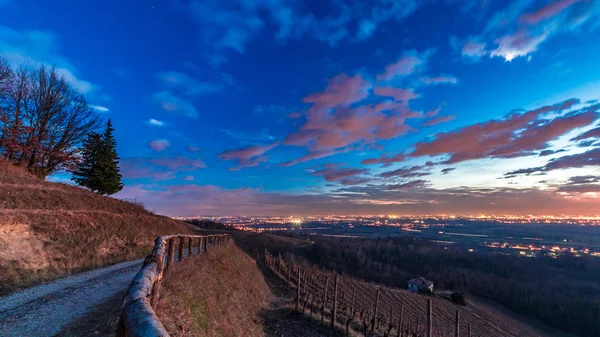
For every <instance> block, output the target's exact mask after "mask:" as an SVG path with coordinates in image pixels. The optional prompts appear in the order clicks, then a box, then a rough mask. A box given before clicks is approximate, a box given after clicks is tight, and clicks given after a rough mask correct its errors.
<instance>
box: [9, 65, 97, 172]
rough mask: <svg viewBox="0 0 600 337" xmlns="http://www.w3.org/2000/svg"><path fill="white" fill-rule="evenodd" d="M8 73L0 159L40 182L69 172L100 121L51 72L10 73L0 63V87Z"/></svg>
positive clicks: (76, 95) (56, 75)
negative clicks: (57, 172)
mask: <svg viewBox="0 0 600 337" xmlns="http://www.w3.org/2000/svg"><path fill="white" fill-rule="evenodd" d="M3 65H4V66H3ZM6 69H8V75H6V78H7V80H6V88H7V89H6V90H4V91H0V95H1V96H2V105H1V106H0V110H1V114H0V117H1V120H0V123H1V124H2V125H1V126H0V130H1V132H2V135H1V136H0V154H2V156H3V157H4V158H5V159H6V160H8V161H10V162H13V163H15V164H17V165H21V166H24V167H27V168H28V169H29V170H30V171H31V172H33V173H34V174H36V175H37V176H39V177H46V176H47V175H49V174H51V173H52V172H55V171H57V170H60V169H68V168H70V167H71V166H72V165H73V164H74V163H75V162H76V160H77V155H78V152H79V147H80V145H81V143H82V141H83V139H84V138H85V136H86V135H87V134H88V133H90V132H91V131H94V130H96V129H97V128H98V127H99V119H98V116H97V115H96V113H95V112H94V111H93V109H92V108H91V107H90V106H89V105H88V104H87V102H86V101H85V98H84V97H83V95H81V94H79V93H78V92H77V91H76V90H75V89H73V88H72V87H71V85H69V83H67V82H66V81H65V80H64V79H63V78H62V77H61V76H60V75H59V74H58V73H57V72H56V70H55V69H54V68H52V69H50V70H48V69H47V68H45V67H43V66H42V67H40V68H39V69H36V70H28V69H24V68H21V69H19V70H18V71H16V72H13V71H11V70H10V68H8V67H7V66H6V62H0V85H2V84H4V83H5V82H4V81H3V75H2V74H3V73H4V72H5V71H7V70H6Z"/></svg>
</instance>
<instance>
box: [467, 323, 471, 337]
mask: <svg viewBox="0 0 600 337" xmlns="http://www.w3.org/2000/svg"><path fill="white" fill-rule="evenodd" d="M467 336H468V337H471V324H470V323H469V325H467Z"/></svg>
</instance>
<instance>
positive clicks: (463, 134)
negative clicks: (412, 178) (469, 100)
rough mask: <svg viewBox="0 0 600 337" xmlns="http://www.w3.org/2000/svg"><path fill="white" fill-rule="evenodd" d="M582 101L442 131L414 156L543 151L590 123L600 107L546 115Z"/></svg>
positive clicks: (511, 154)
mask: <svg viewBox="0 0 600 337" xmlns="http://www.w3.org/2000/svg"><path fill="white" fill-rule="evenodd" d="M578 102H579V101H578V100H576V99H570V100H566V101H564V102H561V103H558V104H554V105H548V106H544V107H541V108H538V109H535V110H531V111H527V112H525V113H523V114H510V115H508V116H506V117H505V118H504V119H501V120H492V121H488V122H484V123H478V124H474V125H470V126H467V127H464V128H460V129H457V130H454V131H450V132H445V133H440V134H438V135H436V137H435V139H433V140H432V141H429V142H419V143H417V144H416V145H415V150H414V152H413V153H412V154H411V156H413V157H419V156H437V155H442V154H446V155H449V159H448V160H447V163H456V162H460V161H465V160H470V159H479V158H487V157H499V158H511V157H516V156H522V155H527V154H531V153H533V151H539V150H543V149H544V148H546V147H547V143H548V142H549V141H551V140H554V139H556V138H558V137H559V136H561V135H563V134H566V133H567V132H569V131H571V130H573V129H576V128H579V127H583V126H586V125H589V124H590V123H592V122H593V121H594V120H595V119H596V118H597V114H598V109H600V107H599V106H589V107H587V108H585V109H581V110H577V111H573V112H569V113H567V114H565V115H563V116H561V117H557V118H554V119H547V118H544V117H543V116H544V114H546V113H548V112H554V113H559V114H560V113H563V112H564V111H565V110H568V109H570V108H572V107H573V106H574V105H575V104H576V103H578Z"/></svg>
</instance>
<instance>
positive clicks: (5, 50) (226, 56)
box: [0, 0, 600, 217]
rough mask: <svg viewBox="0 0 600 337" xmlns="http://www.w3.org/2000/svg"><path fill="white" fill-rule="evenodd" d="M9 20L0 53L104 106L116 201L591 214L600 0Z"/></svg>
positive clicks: (596, 182) (208, 208) (157, 205)
mask: <svg viewBox="0 0 600 337" xmlns="http://www.w3.org/2000/svg"><path fill="white" fill-rule="evenodd" d="M0 19H1V20H2V24H0V57H1V58H4V59H6V60H7V62H8V63H9V64H10V66H11V67H13V68H18V67H30V68H37V67H40V66H42V65H46V66H56V70H57V72H58V73H59V74H61V75H62V76H63V77H64V79H65V80H66V81H67V82H68V83H69V84H70V85H71V86H72V87H73V88H74V89H75V90H77V91H78V92H79V93H81V94H83V95H85V97H86V99H87V101H88V103H89V104H90V106H91V107H92V108H93V109H94V110H95V111H96V113H97V114H98V115H100V117H101V118H102V119H103V120H107V119H109V118H110V119H111V120H112V122H113V124H114V127H115V133H114V134H115V137H116V141H117V150H118V154H119V156H120V170H121V173H122V175H123V182H124V184H125V187H124V189H123V190H122V191H121V192H119V193H118V194H116V195H115V196H116V197H117V198H120V199H135V200H137V201H140V202H142V203H144V204H145V205H146V207H147V208H148V209H151V210H154V211H156V212H157V213H160V214H164V215H167V216H173V217H185V216H193V215H194V214H231V213H236V214H254V215H250V216H258V214H263V216H277V215H279V216H285V215H280V214H295V215H297V216H308V214H329V215H332V214H338V215H341V214H354V215H356V214H365V215H367V214H409V213H410V214H413V215H411V216H418V214H438V216H440V214H486V215H489V214H496V216H500V215H508V214H513V215H518V214H521V216H527V215H531V214H537V216H543V215H547V216H551V215H569V216H571V217H577V216H580V215H584V214H585V215H587V216H590V217H598V216H599V215H600V116H599V114H600V103H599V101H598V99H600V68H599V67H598V66H597V64H598V57H597V55H599V54H600V43H598V42H597V36H598V30H599V29H600V27H599V26H600V25H599V24H598V22H600V3H599V1H597V0H554V1H541V2H540V1H531V0H526V1H507V2H501V1H479V0H464V1H460V0H445V1H432V2H431V3H429V2H423V1H414V0H405V1H399V2H393V1H392V2H389V1H385V0H380V1H374V2H370V5H369V6H367V5H365V3H364V2H356V1H337V0H328V1H308V2H296V1H291V0H260V1H259V0H256V1H244V2H237V1H223V2H221V1H197V0H182V1H178V2H175V3H165V2H161V1H143V2H142V1H131V2H116V1H115V2H113V1H106V2H100V3H76V4H73V3H72V2H71V1H66V0H61V1H53V2H52V3H50V2H44V1H37V0H21V1H16V0H4V1H2V0H0ZM108 23H115V24H108ZM48 180H50V181H54V182H65V183H71V181H70V174H69V173H66V172H58V173H55V174H53V175H51V176H50V177H49V178H48Z"/></svg>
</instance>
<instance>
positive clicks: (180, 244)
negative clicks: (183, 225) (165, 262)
mask: <svg viewBox="0 0 600 337" xmlns="http://www.w3.org/2000/svg"><path fill="white" fill-rule="evenodd" d="M184 244H185V239H184V238H183V236H180V237H179V258H178V259H177V261H182V260H183V245H184Z"/></svg>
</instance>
